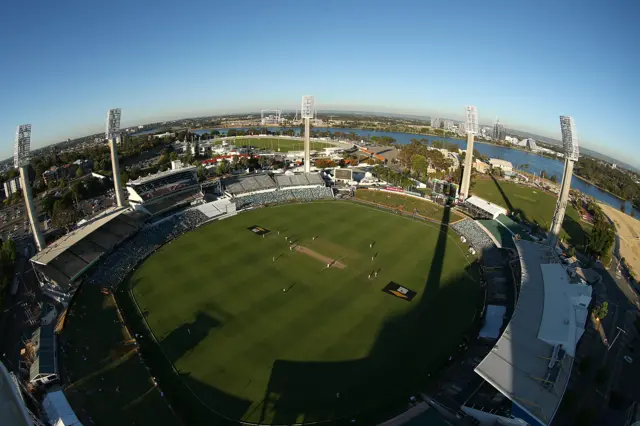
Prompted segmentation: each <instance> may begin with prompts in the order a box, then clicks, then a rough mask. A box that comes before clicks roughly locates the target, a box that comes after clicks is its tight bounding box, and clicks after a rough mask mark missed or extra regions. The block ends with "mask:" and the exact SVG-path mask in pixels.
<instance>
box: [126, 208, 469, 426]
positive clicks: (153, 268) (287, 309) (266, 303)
mask: <svg viewBox="0 0 640 426" xmlns="http://www.w3.org/2000/svg"><path fill="white" fill-rule="evenodd" d="M445 220H446V218H445ZM254 225H258V226H260V227H264V228H266V229H268V230H270V233H268V234H266V235H265V237H264V238H262V237H261V236H259V235H257V234H255V233H254V232H252V231H250V230H248V229H247V228H249V227H252V226H254ZM443 229H444V231H443V232H441V226H439V225H435V224H430V223H426V222H423V221H418V220H414V219H411V218H407V217H404V216H399V215H394V214H392V213H389V212H384V211H381V210H378V209H375V208H372V207H366V206H362V205H359V204H355V203H348V202H337V201H333V202H327V203H312V204H300V205H283V206H276V207H269V208H263V209H258V210H253V211H250V212H246V213H243V214H240V215H238V216H236V217H233V218H231V219H227V220H224V221H221V222H214V223H212V224H210V225H207V226H205V227H202V228H200V229H198V230H197V231H196V232H192V233H189V234H187V235H185V236H183V237H181V238H179V239H178V240H175V241H173V242H172V243H171V244H168V245H166V246H164V247H163V248H161V249H160V250H158V252H157V253H156V254H154V255H153V256H152V257H151V258H149V260H147V261H146V262H145V263H144V264H143V265H142V266H141V267H140V268H138V269H137V270H136V272H135V274H134V275H133V276H132V278H131V280H130V283H129V284H130V285H131V286H133V293H134V295H135V297H136V299H137V301H138V302H139V304H140V307H141V309H142V311H143V312H144V316H145V318H146V320H147V321H148V323H149V325H150V327H151V329H152V330H153V332H154V334H155V335H156V337H157V338H158V340H159V342H160V343H159V345H160V347H161V349H162V351H163V352H164V353H165V354H166V356H167V357H168V359H169V360H170V361H171V362H172V363H173V365H174V366H175V367H176V369H177V370H178V371H179V377H180V378H179V380H180V381H181V382H182V385H179V384H177V383H176V381H175V380H174V382H173V383H172V384H170V385H163V383H164V379H163V378H162V377H160V376H158V377H160V385H161V386H164V389H165V391H166V392H167V395H168V396H169V398H170V399H171V400H172V404H173V406H174V407H177V410H178V411H179V412H181V413H182V412H183V411H182V409H185V410H189V413H190V414H189V415H190V418H189V424H196V423H199V424H212V423H216V422H215V421H213V419H214V418H212V414H211V413H206V410H202V407H204V406H205V405H206V406H208V407H210V408H211V409H212V410H215V411H217V412H219V413H221V414H223V415H224V416H227V417H230V418H234V419H242V420H246V421H260V422H263V423H267V424H269V423H279V424H290V423H293V422H299V421H307V422H309V421H315V420H326V419H332V418H338V417H342V416H352V415H356V413H360V412H363V411H364V412H367V411H371V410H379V409H380V408H381V407H386V406H388V405H389V404H392V405H393V404H394V403H397V402H398V401H406V397H407V396H408V395H409V394H410V393H411V392H415V391H416V389H417V388H418V387H420V386H421V385H424V384H425V382H426V381H427V373H428V372H433V371H434V369H436V368H438V367H439V366H440V365H441V364H442V362H444V361H445V360H446V359H447V358H448V356H449V355H450V354H451V353H452V352H453V351H454V350H455V348H456V346H457V344H458V343H459V342H460V341H461V339H462V337H463V336H464V334H465V333H466V332H467V331H468V330H469V328H470V327H471V325H472V322H473V319H474V317H475V312H476V308H477V303H478V300H479V299H478V297H479V287H478V285H477V282H476V272H475V269H473V271H474V272H473V273H472V274H469V273H468V271H466V270H465V267H466V265H467V261H466V258H465V255H464V253H463V252H461V250H460V249H459V247H458V246H457V243H456V240H457V238H456V236H455V234H453V233H451V232H450V231H447V230H446V228H443ZM278 230H280V235H278ZM286 236H289V237H291V238H292V239H293V240H294V241H295V244H298V245H302V246H305V247H306V249H307V251H308V252H307V253H304V252H299V251H296V250H293V251H290V250H289V244H288V243H287V242H286V241H285V237H286ZM313 237H317V238H315V239H314V238H313ZM309 252H311V253H309ZM274 257H275V261H274ZM323 257H324V258H323ZM323 259H324V260H323ZM326 259H333V260H337V261H339V262H340V263H341V264H343V265H344V266H345V267H344V268H342V269H341V268H338V267H331V268H328V269H327V268H326V262H327V260H326ZM472 268H473V267H472ZM373 271H377V272H378V274H377V276H375V275H374V274H372V272H373ZM370 275H371V278H369V276H370ZM390 281H394V282H396V283H398V284H400V285H402V286H405V287H407V288H409V289H411V290H414V291H416V292H417V295H416V297H415V298H414V299H413V300H412V301H410V302H407V301H406V300H402V299H401V298H399V297H395V296H392V295H390V294H387V293H385V292H383V291H382V289H383V287H384V286H385V285H387V284H388V283H389V282H390ZM283 289H285V290H286V291H283ZM453 306H455V309H453V308H452V307H453ZM127 316H129V315H128V314H127ZM145 341H147V343H148V342H149V341H148V340H146V339H145ZM153 349H154V348H151V347H149V350H153ZM156 349H157V348H156ZM145 350H146V349H145V348H143V351H145ZM157 352H158V351H157V350H156V353H157ZM145 357H147V358H149V359H151V357H155V358H159V357H158V356H157V355H151V354H150V355H145ZM154 362H155V361H154ZM193 395H197V397H198V398H199V399H200V400H201V403H199V402H197V400H196V399H195V397H194V396H193ZM178 400H179V405H180V407H178V405H177V404H176V403H173V402H174V401H178ZM188 400H191V403H192V406H191V409H189V407H188ZM194 404H195V405H194ZM401 404H402V403H401ZM197 410H201V412H202V414H201V415H199V416H198V418H195V417H194V413H195V412H196V411H197ZM371 424H372V423H371Z"/></svg>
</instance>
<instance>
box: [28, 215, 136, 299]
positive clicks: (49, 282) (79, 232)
mask: <svg viewBox="0 0 640 426" xmlns="http://www.w3.org/2000/svg"><path fill="white" fill-rule="evenodd" d="M124 213H125V210H124V209H122V208H113V209H108V210H105V211H104V212H103V213H101V214H99V215H97V216H95V217H94V218H92V219H91V220H90V221H87V222H85V223H84V224H83V225H82V226H81V227H79V228H77V229H75V230H74V231H72V232H70V233H69V234H67V235H65V236H63V237H62V238H60V239H58V240H56V241H54V242H53V243H52V244H50V245H49V246H47V247H46V248H45V249H44V250H42V251H41V252H39V253H38V254H36V255H35V256H34V257H32V258H31V264H32V265H33V269H34V271H35V273H36V277H37V278H38V281H39V282H40V286H41V287H42V290H43V292H44V293H45V294H46V295H48V296H49V297H51V298H53V299H54V300H57V301H58V302H61V303H67V302H68V301H69V299H70V298H71V297H72V296H73V293H74V292H75V290H76V289H77V287H78V286H79V285H80V283H81V281H82V279H81V277H82V275H83V274H84V273H85V272H86V271H87V270H88V269H89V268H90V267H91V266H92V265H93V264H94V263H96V262H97V261H98V260H99V259H100V258H101V257H102V256H104V255H105V254H106V253H109V252H110V251H111V250H113V248H114V247H115V246H116V245H117V244H119V243H121V242H122V241H124V240H125V239H127V238H128V237H130V236H131V235H132V234H134V233H135V232H136V231H137V230H138V229H139V227H140V225H139V222H138V221H136V220H135V219H133V218H131V217H130V216H129V215H128V214H124Z"/></svg>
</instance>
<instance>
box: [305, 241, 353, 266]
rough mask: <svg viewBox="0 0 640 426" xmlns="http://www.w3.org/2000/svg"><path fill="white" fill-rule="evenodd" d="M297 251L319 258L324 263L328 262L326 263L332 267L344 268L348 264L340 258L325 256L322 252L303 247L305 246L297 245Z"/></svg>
mask: <svg viewBox="0 0 640 426" xmlns="http://www.w3.org/2000/svg"><path fill="white" fill-rule="evenodd" d="M296 251H297V252H300V253H303V254H306V255H307V256H309V257H312V258H314V259H318V260H319V261H321V262H322V263H324V264H326V265H331V266H330V267H331V268H338V269H344V268H346V265H345V264H344V263H342V262H340V261H338V260H334V259H332V258H330V257H327V256H324V255H322V254H320V253H318V252H317V251H313V250H311V249H309V248H307V247H303V246H296Z"/></svg>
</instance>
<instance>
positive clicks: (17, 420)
mask: <svg viewBox="0 0 640 426" xmlns="http://www.w3.org/2000/svg"><path fill="white" fill-rule="evenodd" d="M0 418H1V419H2V422H3V424H7V425H12V426H32V425H33V422H32V421H31V418H30V416H29V411H28V410H27V406H26V404H25V401H24V398H23V397H22V394H21V393H20V387H19V385H18V380H17V378H16V377H15V376H14V375H13V374H11V373H9V371H8V370H7V368H6V367H5V366H4V364H2V363H1V362H0Z"/></svg>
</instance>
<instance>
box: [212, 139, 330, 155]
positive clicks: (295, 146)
mask: <svg viewBox="0 0 640 426" xmlns="http://www.w3.org/2000/svg"><path fill="white" fill-rule="evenodd" d="M227 142H229V143H231V142H232V141H231V140H230V139H229V140H227ZM221 143H222V141H217V142H216V144H221ZM233 144H234V145H236V146H239V147H241V146H254V147H256V148H260V149H268V150H271V151H275V152H289V151H303V150H304V141H302V140H296V139H290V138H243V137H239V138H237V139H235V140H234V142H233ZM310 144H311V150H322V149H324V148H329V147H334V146H335V145H332V144H330V143H327V142H317V141H311V142H310Z"/></svg>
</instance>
